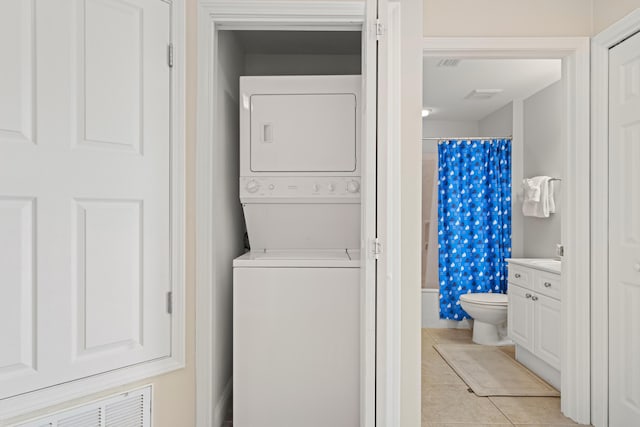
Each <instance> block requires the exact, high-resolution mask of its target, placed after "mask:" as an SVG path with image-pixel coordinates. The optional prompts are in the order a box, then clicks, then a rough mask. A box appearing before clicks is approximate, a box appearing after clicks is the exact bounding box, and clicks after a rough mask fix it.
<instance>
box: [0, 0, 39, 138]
mask: <svg viewBox="0 0 640 427" xmlns="http://www.w3.org/2000/svg"><path fill="white" fill-rule="evenodd" d="M33 20H34V5H33V0H20V1H2V2H0V52H1V54H0V70H2V71H1V75H2V78H0V141H2V140H7V139H14V140H15V139H18V140H22V141H31V140H33V133H34V132H33V111H34V108H33V89H34V88H33V86H34V85H33V76H34V70H33V66H34V61H33V55H34V49H33V43H34V23H33Z"/></svg>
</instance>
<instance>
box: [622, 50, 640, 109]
mask: <svg viewBox="0 0 640 427" xmlns="http://www.w3.org/2000/svg"><path fill="white" fill-rule="evenodd" d="M621 71H622V79H620V83H621V87H620V92H621V99H622V100H623V102H629V101H632V100H635V99H638V98H640V55H638V56H637V57H635V58H633V59H632V60H630V61H628V62H627V63H626V64H624V65H622V69H621Z"/></svg>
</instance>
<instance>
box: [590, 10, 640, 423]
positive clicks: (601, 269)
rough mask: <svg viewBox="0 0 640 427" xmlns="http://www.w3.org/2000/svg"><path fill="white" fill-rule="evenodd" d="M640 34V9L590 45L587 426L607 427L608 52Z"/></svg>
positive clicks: (600, 35)
mask: <svg viewBox="0 0 640 427" xmlns="http://www.w3.org/2000/svg"><path fill="white" fill-rule="evenodd" d="M637 32H640V9H636V10H635V11H634V12H632V13H630V14H629V15H627V16H626V17H625V18H623V19H622V20H620V21H618V22H616V23H615V24H613V25H611V26H610V27H608V28H607V29H605V30H604V31H602V32H600V33H599V34H598V35H596V36H595V37H594V38H593V39H592V41H591V73H592V74H591V150H592V151H591V152H592V156H591V198H592V200H593V201H594V203H593V205H592V207H591V215H592V222H591V294H592V296H593V298H592V305H591V310H592V313H593V315H592V317H591V330H592V340H593V346H592V347H591V357H592V368H591V377H592V380H591V405H592V423H593V425H595V426H598V427H607V426H608V425H609V265H608V262H607V261H606V260H608V259H609V206H608V203H597V201H606V200H609V49H610V48H612V47H613V46H615V45H617V44H618V43H620V42H622V41H623V40H625V39H626V38H628V37H630V36H632V35H634V34H635V33H637Z"/></svg>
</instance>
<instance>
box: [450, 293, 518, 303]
mask: <svg viewBox="0 0 640 427" xmlns="http://www.w3.org/2000/svg"><path fill="white" fill-rule="evenodd" d="M460 299H461V300H462V301H468V302H472V303H475V304H487V305H507V303H508V298H507V295H506V294H492V293H475V294H464V295H461V296H460Z"/></svg>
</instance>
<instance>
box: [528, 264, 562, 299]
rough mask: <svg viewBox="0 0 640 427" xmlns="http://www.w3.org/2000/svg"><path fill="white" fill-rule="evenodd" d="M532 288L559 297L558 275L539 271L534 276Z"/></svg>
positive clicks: (552, 296) (559, 282) (559, 281)
mask: <svg viewBox="0 0 640 427" xmlns="http://www.w3.org/2000/svg"><path fill="white" fill-rule="evenodd" d="M534 280H535V285H534V290H535V291H536V292H539V293H541V294H543V295H546V296H549V297H551V298H556V299H560V284H561V280H560V276H559V275H557V274H552V273H545V272H543V271H539V272H538V274H537V275H536V277H535V279H534Z"/></svg>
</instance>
